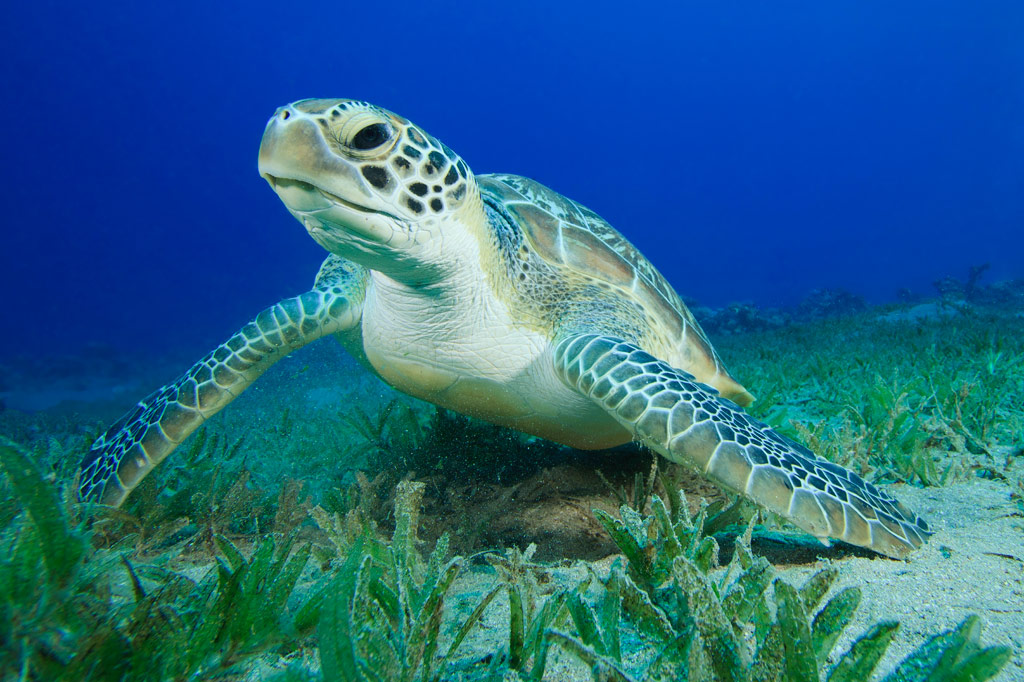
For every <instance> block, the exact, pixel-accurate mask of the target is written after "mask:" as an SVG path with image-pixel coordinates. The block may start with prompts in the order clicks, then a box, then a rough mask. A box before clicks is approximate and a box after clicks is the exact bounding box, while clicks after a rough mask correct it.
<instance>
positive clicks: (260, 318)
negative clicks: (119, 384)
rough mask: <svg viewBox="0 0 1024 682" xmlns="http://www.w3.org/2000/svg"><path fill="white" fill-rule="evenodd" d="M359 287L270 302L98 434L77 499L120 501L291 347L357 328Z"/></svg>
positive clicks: (325, 288) (330, 288)
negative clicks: (183, 371) (180, 374)
mask: <svg viewBox="0 0 1024 682" xmlns="http://www.w3.org/2000/svg"><path fill="white" fill-rule="evenodd" d="M360 293H361V292H360V290H359V289H358V287H357V286H353V285H352V284H349V285H348V286H345V285H344V283H342V285H335V286H330V285H326V286H320V287H318V288H316V289H313V290H311V291H308V292H306V293H305V294H302V295H301V296H296V297H295V298H290V299H285V300H283V301H281V302H279V303H277V304H275V305H272V306H271V307H269V308H267V309H266V310H264V311H263V312H261V313H260V314H259V315H257V316H256V318H255V319H254V320H253V321H251V322H249V323H248V324H247V325H245V326H244V327H242V328H241V329H240V330H238V332H236V333H235V334H234V335H233V336H232V337H231V338H230V339H228V340H227V341H226V342H224V343H223V344H221V345H220V346H218V347H217V348H216V349H215V350H213V351H212V352H210V353H208V354H207V355H206V357H204V358H203V359H202V360H200V361H199V362H197V363H196V364H195V365H193V366H192V367H191V368H190V369H189V370H188V371H187V372H185V374H183V375H182V376H181V377H179V378H178V380H177V381H175V382H174V383H171V384H168V385H167V386H164V387H163V388H161V389H159V390H158V391H156V392H154V393H153V394H151V395H150V396H148V397H147V398H146V399H145V400H142V401H141V402H140V403H139V404H138V405H136V406H135V409H134V410H132V411H130V412H129V413H128V414H126V415H125V416H124V417H122V418H121V420H120V421H118V422H117V423H116V424H114V425H113V426H111V427H110V428H109V429H107V431H106V432H105V433H104V434H103V435H102V436H100V437H99V438H98V439H96V442H95V443H93V445H92V447H91V448H90V450H89V452H88V453H87V454H86V456H85V459H84V460H83V462H82V467H81V474H80V476H79V484H78V486H79V488H78V492H79V497H80V498H81V499H91V500H96V501H98V502H101V503H103V504H108V505H113V506H117V505H119V504H121V502H122V501H124V499H125V497H127V496H128V493H129V492H131V490H132V489H133V488H134V487H135V486H136V485H138V483H139V482H140V481H141V480H142V478H143V477H144V476H145V475H146V474H148V473H149V472H150V471H151V470H152V469H153V467H155V466H156V465H157V464H159V463H160V462H162V461H163V460H164V459H165V458H166V457H167V455H169V454H170V453H171V452H172V451H173V450H174V449H175V448H176V447H178V444H179V443H181V442H182V441H183V440H185V438H187V437H188V436H189V434H191V433H192V432H193V431H195V430H196V429H197V428H199V426H200V425H202V423H203V422H204V421H206V420H207V419H209V418H210V417H211V416H213V415H214V414H216V413H217V412H219V411H220V410H221V409H223V408H224V407H225V406H226V405H227V404H228V403H230V402H231V401H232V400H234V399H235V398H236V397H238V396H239V395H240V394H241V392H242V391H243V390H245V389H246V388H248V386H249V385H250V384H252V382H253V381H255V380H256V379H257V378H258V377H259V376H260V375H261V374H263V372H264V371H266V370H267V368H269V367H270V366H271V365H273V364H274V363H275V362H277V361H278V360H280V359H281V358H283V357H284V356H286V355H287V354H288V353H290V352H291V351H293V350H295V349H297V348H301V347H302V346H304V345H306V344H307V343H309V342H310V341H314V340H316V339H319V338H321V337H323V336H325V335H327V334H333V333H337V332H342V331H345V330H347V329H350V328H352V327H353V326H354V325H355V324H356V321H357V320H358V314H359V304H360V302H361V301H360V300H358V299H357V300H355V301H353V300H352V298H351V296H352V295H353V294H356V295H359V294H360Z"/></svg>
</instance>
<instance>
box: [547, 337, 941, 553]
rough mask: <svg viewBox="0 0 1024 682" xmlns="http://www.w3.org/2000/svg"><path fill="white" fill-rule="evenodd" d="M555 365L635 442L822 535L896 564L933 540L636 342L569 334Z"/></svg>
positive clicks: (893, 505) (911, 520)
mask: <svg viewBox="0 0 1024 682" xmlns="http://www.w3.org/2000/svg"><path fill="white" fill-rule="evenodd" d="M555 366H556V368H557V370H558V371H559V373H560V375H561V377H562V379H563V380H564V381H566V382H567V383H568V384H569V385H570V386H572V387H574V388H576V389H577V390H579V391H580V392H581V393H583V394H584V395H587V396H589V397H590V398H591V399H592V400H594V401H595V402H597V403H598V404H599V405H601V406H602V407H604V408H605V409H606V410H608V413H609V414H611V415H612V416H613V417H615V419H616V420H618V421H619V423H621V424H622V425H623V426H625V427H626V428H628V429H629V430H630V431H631V432H632V433H633V434H634V436H635V438H636V439H637V440H638V441H640V442H641V443H643V444H645V445H647V446H649V447H650V448H652V449H653V450H656V451H657V452H659V453H661V454H662V455H664V456H665V457H667V458H668V459H670V460H672V461H675V462H680V463H684V464H687V465H689V466H692V467H695V468H696V469H698V470H700V471H701V472H702V473H703V474H704V475H706V476H707V477H708V478H710V479H711V480H713V481H715V482H716V483H719V484H721V485H723V486H724V487H726V488H729V489H730V490H734V491H736V492H739V493H742V494H744V495H746V496H747V497H749V498H750V499H752V500H753V501H754V502H757V503H758V504H760V505H761V506H763V507H766V508H767V509H769V510H771V511H773V512H775V513H777V514H779V515H781V516H783V517H785V518H787V519H789V520H790V521H792V522H793V523H794V524H796V525H797V526H800V527H801V528H803V529H804V530H806V531H808V532H809V533H811V534H813V535H815V536H816V537H818V538H819V539H823V540H824V539H825V538H829V537H832V538H837V539H840V540H844V541H845V542H849V543H850V544H853V545H859V546H861V547H867V548H869V549H872V550H874V551H876V552H879V553H881V554H885V555H887V556H891V557H894V558H902V557H904V556H906V555H907V554H908V553H909V552H910V551H912V550H914V549H916V548H918V547H920V546H921V545H922V544H923V543H924V541H925V540H926V539H927V537H928V536H929V535H930V534H931V533H930V531H929V530H928V526H927V524H926V523H925V522H924V520H922V519H921V518H920V517H918V516H917V515H916V514H914V513H913V512H911V511H910V510H909V509H907V508H906V507H904V506H903V505H901V504H900V503H899V502H897V501H896V500H895V499H893V498H892V497H890V496H889V495H888V494H886V493H884V492H882V491H881V490H879V489H878V488H876V487H875V486H873V485H871V484H870V483H867V482H865V481H864V480H862V479H861V478H860V476H858V475H857V474H855V473H853V472H851V471H847V470H846V469H844V468H843V467H841V466H839V465H837V464H833V463H832V462H828V461H826V460H823V459H820V458H818V457H816V456H815V455H814V453H812V452H811V451H810V450H808V449H807V448H805V447H803V446H802V445H800V444H798V443H796V442H794V441H792V440H790V439H788V438H786V437H784V436H782V435H780V434H778V433H776V432H775V431H774V430H773V429H772V428H771V427H770V426H768V425H767V424H763V423H761V422H759V421H757V420H756V419H753V418H752V417H750V416H749V415H747V414H746V413H745V412H743V410H741V409H740V408H739V407H738V406H736V405H735V404H734V403H732V402H730V401H728V400H725V399H723V398H720V397H719V396H718V393H717V391H715V390H714V389H713V388H711V387H709V386H706V385H704V384H701V383H698V382H697V381H696V380H695V379H694V378H693V376H692V375H690V374H688V373H686V372H683V371H682V370H678V369H675V368H673V367H672V366H671V365H669V364H667V363H665V362H662V361H661V360H658V359H657V358H655V357H653V356H651V355H650V354H648V353H646V352H644V351H643V350H641V349H640V348H638V347H637V346H636V345H634V344H631V343H628V342H625V341H621V340H619V339H615V338H611V337H608V336H601V335H597V334H580V335H575V336H570V337H568V338H565V339H563V340H562V341H561V342H560V343H559V344H558V345H557V346H556V347H555Z"/></svg>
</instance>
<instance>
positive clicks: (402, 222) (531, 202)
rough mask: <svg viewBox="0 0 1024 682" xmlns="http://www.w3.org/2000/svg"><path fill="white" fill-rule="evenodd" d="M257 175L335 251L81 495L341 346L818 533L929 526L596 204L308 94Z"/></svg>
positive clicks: (425, 392)
mask: <svg viewBox="0 0 1024 682" xmlns="http://www.w3.org/2000/svg"><path fill="white" fill-rule="evenodd" d="M259 172H260V175H261V176H262V177H263V178H265V179H266V180H267V182H269V183H270V186H271V187H272V188H273V189H274V191H275V192H277V194H278V196H279V197H280V198H281V200H282V201H283V202H284V204H285V206H286V207H287V208H288V211H289V212H290V213H291V214H292V215H293V216H295V217H296V218H297V219H298V220H299V222H300V223H302V225H303V226H304V227H305V228H306V230H307V232H309V234H310V236H312V237H313V239H314V240H316V241H317V243H319V244H320V245H321V246H323V247H324V248H325V249H326V250H327V251H329V252H330V253H329V255H328V256H327V259H326V260H325V261H324V263H323V265H322V266H321V268H320V272H319V274H318V275H317V277H316V281H315V284H314V286H313V288H312V289H311V290H310V291H308V292H306V293H304V294H302V295H300V296H297V297H295V298H290V299H286V300H283V301H281V302H280V303H277V304H275V305H273V306H271V307H269V308H267V309H266V310H264V311H263V312H261V313H260V314H258V315H257V316H256V317H255V319H254V320H253V321H252V322H250V323H248V324H247V325H245V326H244V327H242V328H241V329H240V330H239V331H238V332H237V333H236V334H235V335H234V336H232V337H231V338H230V339H228V340H227V341H226V342H225V343H224V344H222V345H221V346H219V347H218V348H217V349H216V350H214V351H213V352H211V353H210V354H208V355H207V356H206V357H204V358H203V359H202V360H200V361H199V362H198V363H196V364H195V365H194V366H192V368H191V369H189V370H188V371H187V372H186V373H185V374H184V375H182V376H181V377H180V378H178V379H177V380H176V381H175V382H174V383H172V384H169V385H167V386H164V387H163V388H161V389H160V390H158V391H156V392H155V393H153V394H152V395H150V396H149V397H147V398H146V399H145V400H143V401H142V402H140V403H139V404H138V406H137V407H136V408H135V409H133V410H132V411H131V412H130V413H129V414H127V415H126V416H125V417H124V418H122V419H121V420H120V421H119V422H118V423H116V424H115V425H113V426H112V427H111V428H110V429H109V430H108V431H107V432H106V433H104V434H103V435H102V436H100V438H99V439H97V441H96V442H95V443H94V444H93V446H92V449H91V450H90V452H89V453H88V454H87V456H86V457H85V459H84V461H83V463H82V471H81V477H80V479H79V480H80V489H79V493H80V495H81V496H82V497H83V498H91V499H96V500H99V501H101V502H104V503H106V504H110V505H118V504H120V503H121V502H122V501H123V500H124V499H125V497H126V496H127V495H128V493H129V492H130V491H131V490H132V488H134V487H135V486H136V485H138V483H139V481H140V480H141V479H142V477H143V476H145V475H146V474H147V473H148V472H149V471H150V470H152V469H153V467H155V466H156V465H157V464H158V463H159V462H160V461H161V460H163V459H164V458H165V457H167V455H168V454H170V453H171V451H172V450H174V448H175V447H176V446H177V445H178V444H180V443H181V442H182V441H183V440H184V439H185V437H186V436H188V435H189V434H190V433H191V432H192V431H194V430H195V429H196V428H197V427H198V426H199V425H200V424H202V423H203V422H204V421H205V420H206V419H207V418H209V417H210V416H211V415H213V414H214V413H215V412H217V411H218V410H220V409H221V408H223V407H224V406H226V405H227V404H228V403H229V402H231V400H232V399H234V398H235V397H237V396H238V395H239V393H241V391H243V390H244V389H245V388H246V387H247V386H249V385H250V384H251V383H252V382H253V381H255V380H256V378H257V377H258V376H259V375H260V374H261V373H262V372H263V371H264V370H266V369H267V368H268V367H269V366H270V365H272V364H273V363H274V362H276V361H277V360H279V359H281V358H282V357H284V356H285V355H287V354H288V353H289V352H291V351H293V350H295V349H297V348H299V347H301V346H303V345H305V344H307V343H309V342H310V341H313V340H316V339H319V338H321V337H323V336H327V335H335V336H336V337H337V338H338V339H339V340H340V341H341V343H342V344H343V345H344V346H345V348H346V349H348V351H349V352H351V353H352V354H353V355H354V356H355V357H356V358H357V359H358V360H359V361H360V362H361V363H362V364H363V365H365V366H366V367H367V368H368V369H370V371H372V372H374V373H375V374H376V375H377V376H379V377H380V378H381V379H383V380H384V381H386V382H387V383H389V384H391V385H392V386H394V387H395V388H397V389H398V390H400V391H403V392H405V393H408V394H410V395H413V396H416V397H419V398H422V399H424V400H428V401H430V402H432V403H435V404H437V405H441V406H444V407H446V408H449V409H452V410H455V411H458V412H462V413H465V414H470V415H474V416H477V417H480V418H483V419H485V420H488V421H490V422H493V423H496V424H501V425H505V426H509V427H512V428H515V429H519V430H521V431H524V432H527V433H530V434H534V435H537V436H541V437H543V438H547V439H550V440H553V441H557V442H559V443H563V444H565V445H569V446H572V447H575V448H583V449H596V448H607V447H611V446H615V445H618V444H621V443H625V442H628V441H630V440H634V441H638V442H640V443H642V444H644V445H646V446H649V447H650V448H652V449H653V450H656V451H657V452H659V453H661V454H662V455H663V456H665V457H667V458H668V459H670V460H672V461H675V462H681V463H684V464H687V465H690V466H692V467H694V468H696V469H697V470H699V471H700V472H701V473H703V474H704V475H706V476H707V477H708V478H710V479H711V480H713V481H715V482H716V483H718V484H720V485H722V486H723V487H725V488H727V489H729V490H733V491H737V492H739V493H742V494H744V495H746V496H747V497H749V498H751V499H752V500H754V501H755V502H757V503H758V504H760V505H762V506H763V507H766V508H767V509H770V510H771V511H773V512H776V513H778V514H780V515H782V516H784V517H785V518H787V519H789V520H790V521H792V522H793V523H795V524H796V525H797V526H800V527H801V528H803V529H805V530H807V531H808V532H810V533H812V534H813V535H815V536H817V537H818V538H820V539H822V540H823V541H826V540H827V538H830V537H831V538H839V539H842V540H844V541H846V542H849V543H852V544H854V545H861V546H863V547H868V548H871V549H872V550H875V551H876V552H880V553H882V554H885V555H888V556H892V557H903V556H905V555H906V554H907V553H908V552H910V551H911V550H913V549H914V548H916V547H919V546H920V545H921V544H922V542H923V541H924V540H925V539H926V538H927V536H928V535H929V530H928V526H927V525H926V524H925V522H924V521H923V520H922V519H920V518H919V517H918V516H917V515H915V514H914V513H913V512H911V511H910V510H908V509H907V508H906V507H904V506H903V505H901V504H900V503H899V502H897V501H896V500H895V499H893V498H892V497H890V496H889V495H888V494H887V493H885V492H883V491H881V490H879V489H878V488H876V487H875V486H873V485H871V484H870V483H866V482H864V481H863V480H862V479H861V478H860V477H859V476H857V475H856V474H854V473H852V472H850V471H847V470H846V469H844V468H842V467H840V466H837V465H835V464H833V463H831V462H828V461H825V460H823V459H820V458H818V457H816V456H815V455H814V454H813V453H812V452H810V451H809V450H808V449H807V448H805V447H803V446H802V445H800V444H798V443H796V442H794V441H792V440H790V439H789V438H786V437H784V436H782V435H780V434H778V433H777V432H776V431H774V430H773V429H771V428H770V427H768V426H767V425H765V424H762V423H761V422H759V421H757V420H755V419H753V418H751V417H750V416H748V415H747V414H746V413H745V412H744V411H743V410H742V409H741V407H740V406H741V405H747V404H749V403H750V402H751V401H752V400H753V397H752V396H751V394H750V393H748V392H747V391H746V390H745V389H744V388H743V387H742V386H741V385H740V384H739V383H738V382H737V381H736V380H735V379H734V378H733V377H732V376H730V375H729V373H728V372H727V371H726V369H725V367H724V366H723V364H722V362H721V360H720V359H719V357H718V354H717V353H716V352H715V350H714V349H713V348H712V346H711V343H710V342H709V341H708V338H707V336H706V335H705V334H704V332H703V331H702V330H701V327H700V325H699V324H698V323H697V321H696V320H695V319H694V317H693V315H692V314H691V313H690V311H689V310H688V309H687V308H686V306H685V305H684V304H683V302H682V300H680V298H679V296H678V295H677V294H676V292H675V291H674V290H673V289H672V287H671V286H670V285H669V284H668V282H667V281H666V280H665V279H664V278H663V277H662V276H661V275H660V274H659V273H658V271H657V270H655V268H654V266H652V265H651V263H650V262H648V261H647V260H646V259H645V258H644V257H643V256H642V255H641V254H640V253H639V252H638V251H637V250H636V248H634V247H633V245H632V244H630V243H629V242H628V241H627V240H626V239H625V238H624V237H623V236H622V235H621V234H619V233H618V232H617V231H616V230H615V229H613V228H612V227H611V225H609V224H608V223H607V222H605V221H604V220H602V219H601V218H600V217H599V216H598V215H597V214H596V213H594V212H593V211H591V210H589V209H587V208H585V207H583V206H581V205H580V204H578V203H576V202H574V201H571V200H569V199H567V198H565V197H563V196H561V195H560V194H557V193H556V192H554V191H552V190H550V189H548V188H547V187H545V186H543V185H541V184H539V183H537V182H535V181H533V180H529V179H527V178H523V177H519V176H515V175H500V174H498V175H474V174H473V173H472V172H471V171H470V169H469V167H468V166H467V165H466V163H465V162H464V161H463V160H462V159H461V158H460V157H459V156H458V155H456V154H455V153H454V152H453V151H452V150H451V149H449V148H448V147H447V146H445V145H444V144H442V143H441V142H439V141H438V140H436V139H435V138H433V137H431V136H430V135H429V134H427V133H426V132H425V131H423V130H422V129H421V128H419V127H417V126H416V125H414V124H412V123H411V122H409V121H408V120H406V119H405V118H402V117H401V116H398V115H396V114H393V113H391V112H389V111H386V110H384V109H382V108H380V107H377V106H374V105H372V104H369V103H366V102H360V101H353V100H341V99H307V100H301V101H298V102H295V103H294V104H290V105H288V106H284V107H281V108H280V109H278V110H277V112H275V114H274V115H273V117H272V118H271V119H270V121H269V122H268V124H267V127H266V130H265V132H264V133H263V141H262V144H261V146H260V151H259Z"/></svg>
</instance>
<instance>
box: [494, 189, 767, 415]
mask: <svg viewBox="0 0 1024 682" xmlns="http://www.w3.org/2000/svg"><path fill="white" fill-rule="evenodd" d="M477 180H478V182H479V183H480V189H481V191H482V192H484V193H485V194H487V195H488V196H489V197H490V198H492V199H493V200H496V201H498V202H500V203H501V204H502V205H503V206H504V208H505V210H506V211H507V212H508V214H509V215H510V216H512V218H513V219H514V220H515V221H516V224H517V226H518V227H519V228H520V230H522V233H523V236H524V238H525V239H526V240H527V242H529V244H530V246H531V247H532V248H533V250H534V251H535V253H537V255H539V256H540V257H541V258H543V259H544V260H545V261H547V262H548V263H550V264H552V265H553V266H555V267H558V268H564V269H567V270H570V271H573V272H575V273H577V274H579V275H581V276H583V277H586V278H591V279H597V280H600V281H603V282H605V283H607V284H608V285H610V286H611V287H612V288H613V289H615V290H617V291H619V292H621V295H624V296H629V297H630V298H632V299H633V300H635V301H636V302H637V303H639V304H640V306H641V307H642V308H643V309H644V310H645V311H647V313H648V319H649V320H650V321H651V324H652V325H653V326H655V327H657V328H658V329H656V330H651V331H652V332H656V333H652V334H650V336H651V337H652V338H654V337H657V338H662V339H666V343H667V346H668V347H667V348H646V349H645V350H648V352H651V353H652V354H654V355H656V356H658V357H660V358H661V359H663V360H665V361H667V362H670V363H672V364H673V365H674V366H675V367H678V368H679V369H682V370H685V371H687V372H690V373H691V374H693V375H694V376H695V377H697V379H698V380H699V381H703V382H704V383H706V384H709V385H711V386H712V387H714V388H716V389H718V391H719V393H721V394H722V395H723V396H725V397H726V398H730V399H731V400H733V401H735V402H737V403H739V404H741V405H747V404H749V403H750V402H751V401H753V396H751V395H750V393H748V392H747V391H746V389H744V388H743V387H742V386H741V385H740V384H739V383H738V382H736V380H735V379H733V378H732V377H731V376H730V375H729V373H728V372H727V371H726V369H725V367H724V366H723V364H722V362H721V360H720V359H719V357H718V354H717V353H716V352H715V350H714V347H713V346H712V345H711V342H710V341H709V340H708V338H707V335H706V334H705V333H704V331H703V330H702V329H701V327H700V324H699V323H698V322H697V320H696V319H695V318H694V316H693V313H691V312H690V310H689V309H688V308H687V307H686V304H685V303H683V301H682V299H681V298H680V297H679V294H677V293H676V291H675V289H673V288H672V286H671V285H670V284H669V283H668V281H667V280H666V279H665V278H664V277H663V276H662V275H661V273H660V272H658V270H657V269H656V268H655V267H654V266H653V265H652V264H651V262H650V261H648V260H647V259H646V258H644V256H643V255H642V254H641V253H640V251H638V250H637V248H636V247H635V246H633V245H632V244H631V243H630V242H629V240H628V239H626V238H625V237H623V236H622V234H621V233H619V231H618V230H616V229H615V228H614V227H612V226H611V225H610V224H608V222H607V221H606V220H604V219H603V218H601V216H599V215H597V214H596V213H594V212H593V211H591V210H590V209H588V208H586V207H585V206H582V205H580V204H578V203H576V202H575V201H572V200H571V199H568V198H566V197H564V196H562V195H561V194H559V193H558V192H555V191H553V190H551V189H549V188H548V187H545V186H544V185H542V184H540V183H539V182H536V181H534V180H530V179H529V178H524V177H520V176H517V175H504V174H494V175H483V176H477ZM658 345H660V344H658Z"/></svg>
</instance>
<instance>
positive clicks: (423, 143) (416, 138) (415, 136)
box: [405, 128, 427, 149]
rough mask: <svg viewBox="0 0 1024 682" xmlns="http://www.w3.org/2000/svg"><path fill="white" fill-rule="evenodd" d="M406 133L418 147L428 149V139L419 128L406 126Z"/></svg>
mask: <svg viewBox="0 0 1024 682" xmlns="http://www.w3.org/2000/svg"><path fill="white" fill-rule="evenodd" d="M405 134H406V136H407V137H408V138H409V139H410V140H412V143H413V144H415V145H416V146H417V147H423V148H424V149H426V147H427V140H426V138H424V137H423V136H422V135H420V133H419V131H418V130H416V129H415V128H406V129H405Z"/></svg>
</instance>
